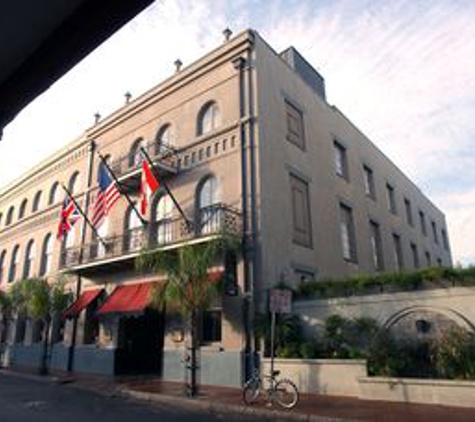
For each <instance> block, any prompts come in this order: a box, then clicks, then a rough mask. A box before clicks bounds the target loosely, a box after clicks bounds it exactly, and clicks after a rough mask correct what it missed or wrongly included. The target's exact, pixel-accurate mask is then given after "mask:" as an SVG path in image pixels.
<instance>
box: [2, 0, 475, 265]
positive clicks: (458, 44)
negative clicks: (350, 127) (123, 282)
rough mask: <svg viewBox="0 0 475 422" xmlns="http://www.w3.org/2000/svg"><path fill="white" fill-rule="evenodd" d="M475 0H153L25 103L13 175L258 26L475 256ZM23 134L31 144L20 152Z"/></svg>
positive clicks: (15, 133) (11, 144) (11, 130)
mask: <svg viewBox="0 0 475 422" xmlns="http://www.w3.org/2000/svg"><path fill="white" fill-rule="evenodd" d="M473 22H475V2H474V1H473V0H458V1H457V0H444V1H442V0H439V1H437V0H432V1H424V0H412V1H406V0H397V1H396V0H394V1H377V0H346V1H345V0H334V1H330V0H328V1H271V0H269V1H267V2H262V1H257V0H256V1H244V0H235V1H233V2H224V1H219V0H200V1H199V2H189V1H181V0H177V1H172V0H161V1H156V2H155V3H154V4H153V5H152V6H151V7H149V8H148V9H147V10H145V11H144V12H143V13H142V14H140V15H139V16H138V17H137V18H136V19H134V20H133V21H132V22H130V23H129V24H128V25H127V26H125V27H124V28H123V29H122V30H120V31H119V32H118V33H116V34H115V35H114V36H113V37H111V38H110V39H109V40H108V41H107V42H106V43H104V44H103V45H102V46H101V47H100V48H99V49H97V50H96V51H95V52H93V53H91V54H90V55H89V56H88V57H87V58H86V59H85V60H84V61H83V62H81V63H80V64H79V65H78V66H76V68H74V69H73V70H71V71H70V72H69V73H68V74H67V75H66V76H65V77H63V78H62V79H61V80H60V81H59V82H57V83H56V84H55V85H53V87H51V88H50V89H49V90H48V91H47V92H46V93H44V94H43V95H42V96H40V97H39V98H38V99H37V100H35V101H34V102H33V103H32V104H31V105H30V106H28V107H27V108H26V109H25V110H24V111H23V112H22V113H21V114H20V115H19V116H18V117H17V118H16V119H15V121H14V122H13V123H11V124H10V125H9V126H7V128H6V129H5V132H4V137H3V140H2V141H1V142H0V186H4V185H5V184H6V183H8V182H10V181H11V180H13V179H14V178H16V177H18V176H20V175H21V173H22V172H24V171H26V170H27V169H29V168H30V167H32V166H33V165H34V164H35V163H37V162H38V160H39V159H40V158H43V157H46V156H47V155H49V154H50V153H52V152H54V151H55V150H56V149H58V148H59V147H61V146H62V145H65V144H66V143H67V142H69V141H71V140H73V139H74V138H76V137H77V136H79V135H80V134H81V133H82V132H83V131H84V129H86V128H87V127H88V126H90V125H91V124H92V122H93V114H94V113H95V112H96V111H99V112H100V113H101V114H102V115H103V116H105V115H107V114H109V113H110V112H112V111H113V110H114V109H116V108H118V107H119V106H121V105H122V104H123V101H124V97H123V94H124V93H125V92H126V91H130V92H131V93H132V94H134V95H139V94H140V93H142V92H144V91H146V90H147V89H149V88H151V87H152V86H154V85H155V84H157V83H158V82H160V81H161V80H163V79H164V78H166V77H168V76H170V74H171V73H172V72H173V62H174V61H175V60H176V59H177V58H180V59H181V60H182V61H183V63H184V64H185V65H186V64H187V63H190V62H191V61H192V60H195V59H197V58H199V57H200V56H201V55H202V54H204V53H206V52H207V51H209V50H210V49H211V48H214V47H216V46H217V45H219V44H220V43H221V42H222V34H221V32H222V30H223V29H224V28H225V27H227V26H229V27H230V28H231V29H232V30H233V31H234V32H235V33H237V32H239V31H241V30H243V29H246V28H248V27H252V28H254V29H257V30H258V31H259V33H260V34H261V35H262V36H263V37H264V38H265V39H266V40H267V41H268V42H269V44H270V45H272V46H273V47H274V48H275V49H276V50H277V51H280V50H283V49H284V48H286V47H288V46H289V45H294V46H295V47H296V48H297V49H299V50H300V51H301V52H302V53H303V54H304V56H305V57H306V58H307V59H308V60H309V61H310V62H311V63H312V64H313V65H314V66H315V67H316V68H317V69H318V70H319V71H320V72H321V73H322V74H323V76H324V77H325V79H326V83H327V93H328V100H329V102H330V103H331V104H335V105H336V106H338V108H340V109H341V110H342V111H343V112H344V113H345V114H346V115H347V116H348V117H349V118H350V119H351V120H352V121H353V122H354V123H355V124H356V125H357V126H358V127H359V128H360V129H361V130H362V131H363V132H364V133H365V134H366V135H368V136H369V138H370V139H372V140H373V141H374V142H375V143H376V145H377V146H378V147H379V148H380V149H382V151H383V152H384V153H385V154H386V155H388V156H389V158H391V159H392V160H393V161H394V162H395V163H396V164H397V165H398V166H399V167H400V168H401V169H402V170H403V171H404V172H405V173H406V174H407V175H408V176H409V177H410V178H411V179H413V180H414V181H415V182H416V183H417V184H418V186H419V187H420V188H421V189H422V190H423V191H424V192H425V193H426V194H427V195H428V196H429V197H430V198H431V199H432V200H433V202H435V204H436V205H437V206H439V207H441V208H442V210H443V211H444V212H445V213H446V216H447V221H448V224H449V232H450V236H451V242H452V251H453V255H454V260H455V261H456V262H457V261H460V262H462V263H464V264H467V263H475V148H474V146H475V142H474V139H475V118H474V116H475V77H474V76H475V25H474V24H473ZM18 145H22V146H25V149H27V150H25V151H24V152H23V153H22V157H23V159H22V161H21V162H20V163H18V159H17V158H18Z"/></svg>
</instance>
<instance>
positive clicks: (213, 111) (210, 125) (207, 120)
mask: <svg viewBox="0 0 475 422" xmlns="http://www.w3.org/2000/svg"><path fill="white" fill-rule="evenodd" d="M220 125H221V113H220V112H219V108H218V105H217V104H216V103H215V102H214V101H210V102H209V103H206V104H205V105H204V106H203V107H202V108H201V110H200V112H199V113H198V124H197V135H198V136H199V135H204V134H205V133H208V132H211V131H213V130H215V129H216V128H218V127H219V126H220Z"/></svg>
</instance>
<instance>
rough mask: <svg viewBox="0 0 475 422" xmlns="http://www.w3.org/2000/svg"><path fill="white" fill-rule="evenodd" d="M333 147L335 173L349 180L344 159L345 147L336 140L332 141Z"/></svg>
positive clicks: (346, 163)
mask: <svg viewBox="0 0 475 422" xmlns="http://www.w3.org/2000/svg"><path fill="white" fill-rule="evenodd" d="M333 147H334V153H335V171H336V174H337V175H338V176H340V177H343V179H345V180H349V174H348V162H347V159H346V148H345V147H344V146H343V145H341V144H340V143H339V142H337V141H334V142H333Z"/></svg>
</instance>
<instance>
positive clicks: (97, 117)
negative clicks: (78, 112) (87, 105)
mask: <svg viewBox="0 0 475 422" xmlns="http://www.w3.org/2000/svg"><path fill="white" fill-rule="evenodd" d="M99 120H101V115H100V114H99V113H98V112H96V113H94V124H95V125H97V124H98V123H99Z"/></svg>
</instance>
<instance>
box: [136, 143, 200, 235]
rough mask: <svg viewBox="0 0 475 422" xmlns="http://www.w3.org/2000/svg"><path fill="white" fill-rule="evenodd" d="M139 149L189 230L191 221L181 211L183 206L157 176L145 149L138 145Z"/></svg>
mask: <svg viewBox="0 0 475 422" xmlns="http://www.w3.org/2000/svg"><path fill="white" fill-rule="evenodd" d="M140 151H141V152H142V154H143V156H144V157H145V159H146V160H147V162H148V164H149V165H150V170H151V171H152V173H153V175H154V176H155V178H156V179H157V180H158V181H159V183H160V185H162V186H163V188H164V189H165V191H166V192H167V194H168V196H169V197H170V198H171V199H172V201H173V203H174V204H175V207H176V208H177V210H178V212H179V213H180V214H181V216H182V217H183V218H184V219H185V222H186V227H187V228H188V231H189V230H190V228H191V221H190V220H189V219H188V217H187V216H186V214H185V212H184V211H183V208H182V207H181V206H180V204H179V203H178V201H177V200H176V198H175V196H174V195H173V194H172V192H171V190H170V188H169V187H168V185H167V184H166V183H165V182H164V181H163V179H162V178H161V177H159V176H158V175H157V173H156V172H155V168H154V166H153V162H152V160H151V159H150V156H149V155H148V153H147V151H145V149H144V148H143V147H140Z"/></svg>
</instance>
